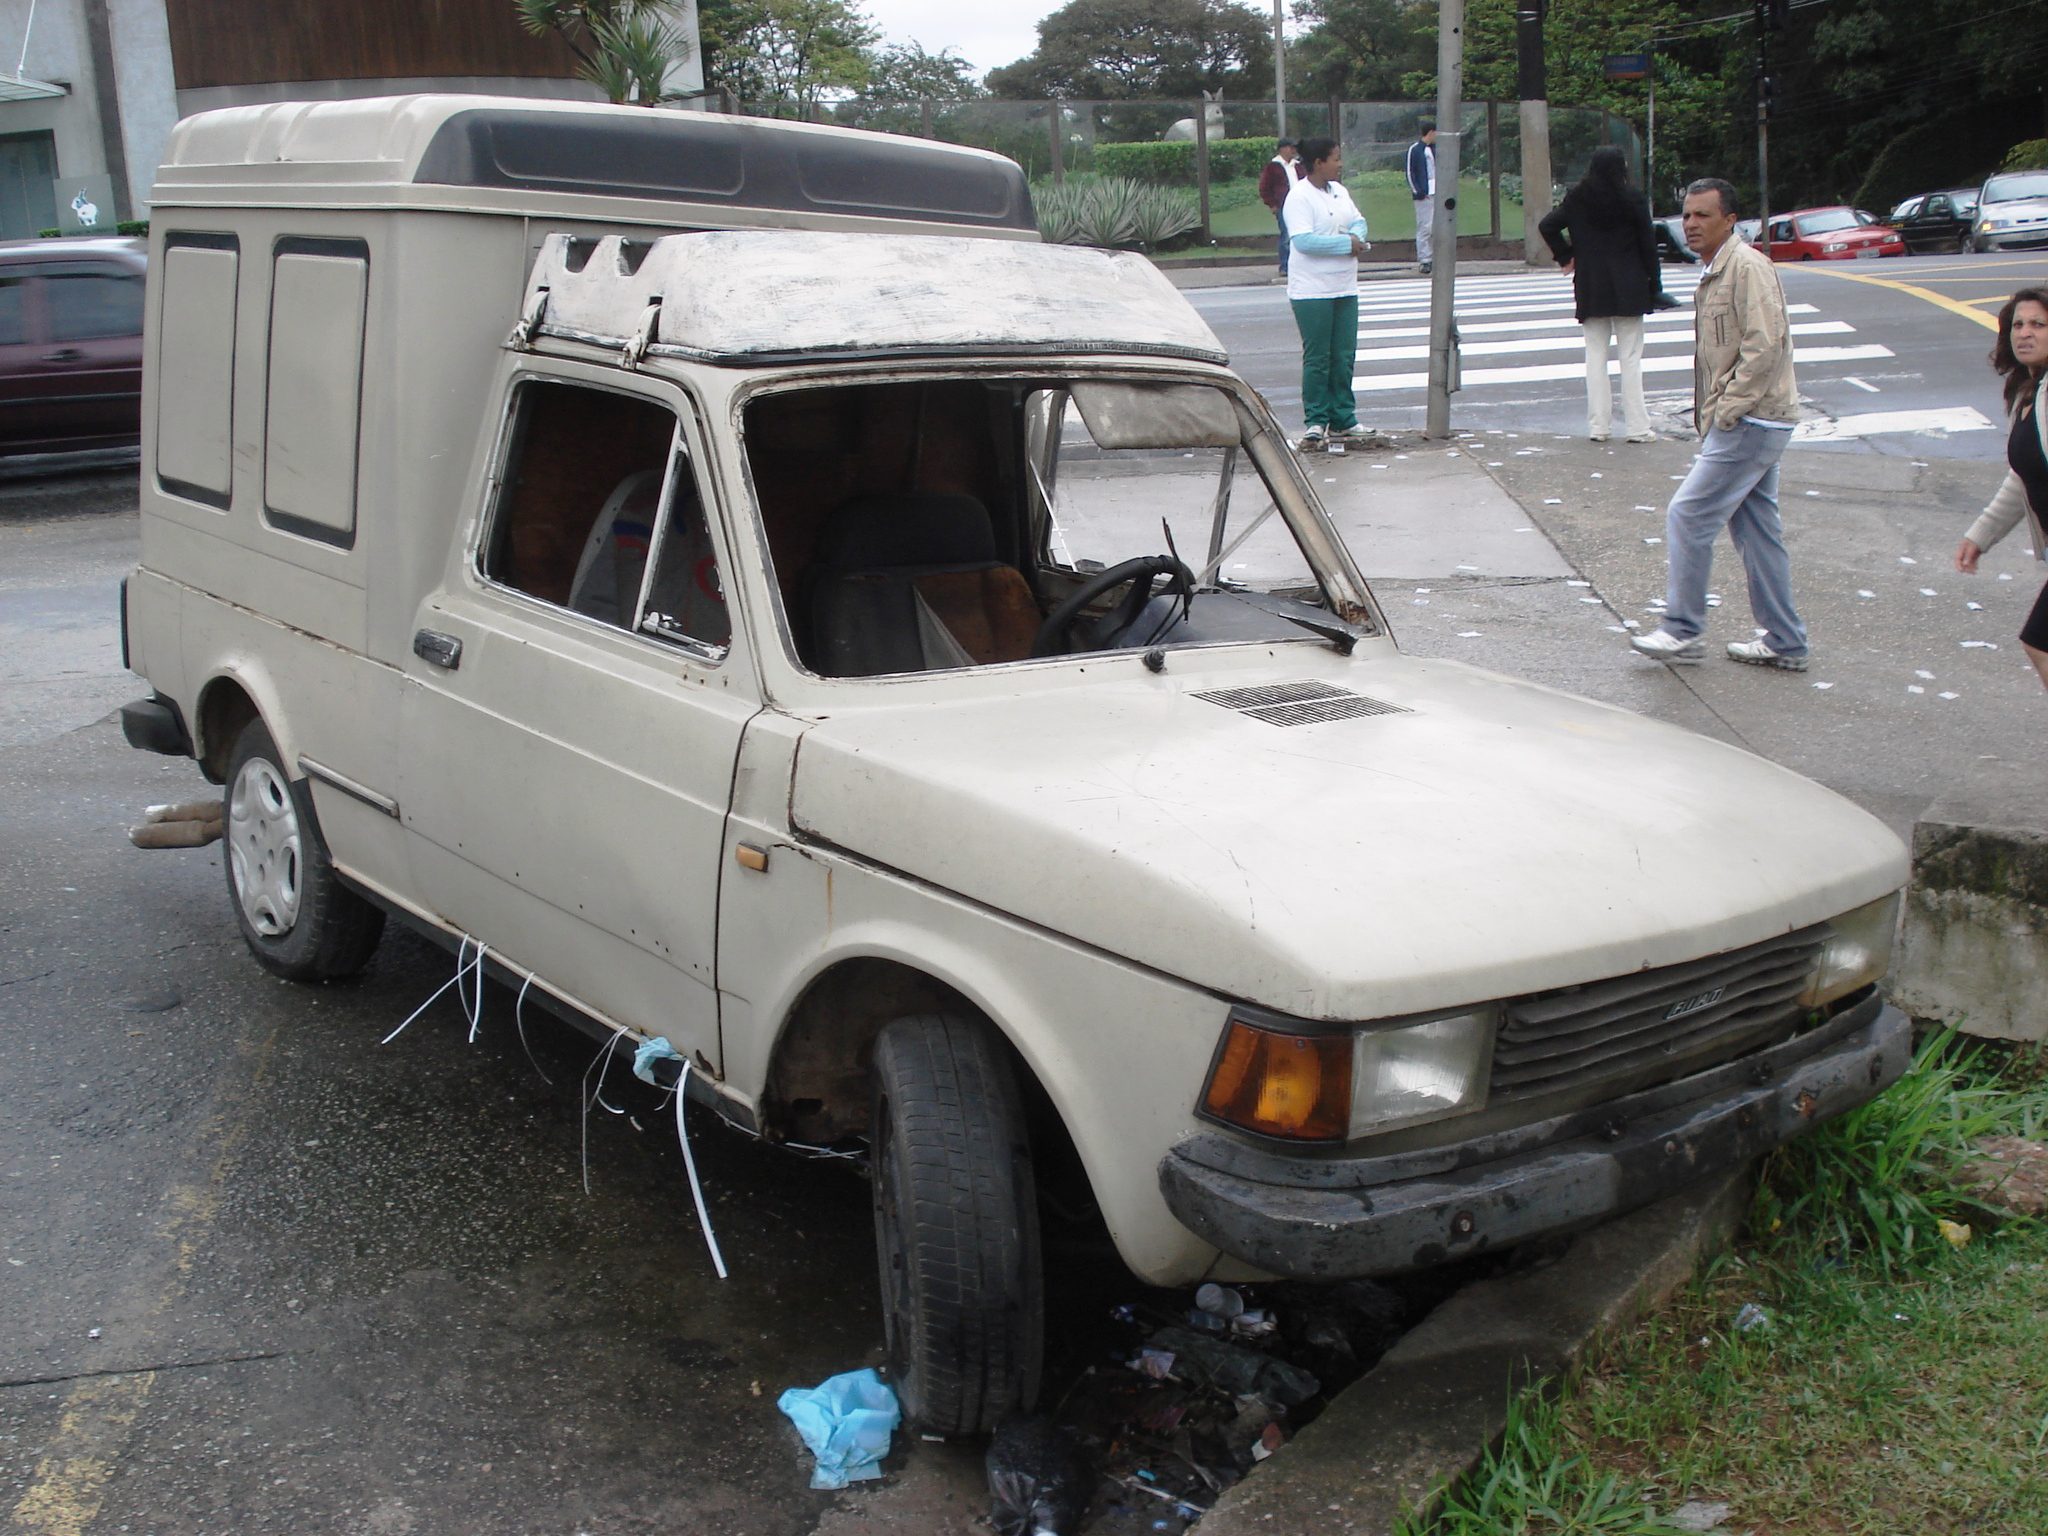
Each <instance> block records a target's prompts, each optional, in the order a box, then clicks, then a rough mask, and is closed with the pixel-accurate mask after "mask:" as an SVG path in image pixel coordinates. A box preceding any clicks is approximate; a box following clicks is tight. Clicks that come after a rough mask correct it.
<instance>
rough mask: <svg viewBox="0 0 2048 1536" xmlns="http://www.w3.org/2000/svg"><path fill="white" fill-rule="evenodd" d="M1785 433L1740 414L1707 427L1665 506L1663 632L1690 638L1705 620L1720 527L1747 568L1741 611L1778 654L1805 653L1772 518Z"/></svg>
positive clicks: (1778, 527)
mask: <svg viewBox="0 0 2048 1536" xmlns="http://www.w3.org/2000/svg"><path fill="white" fill-rule="evenodd" d="M1791 436H1792V434H1791V433H1790V432H1781V431H1777V430H1775V429H1773V428H1771V427H1759V426H1757V425H1756V424H1755V423H1754V422H1747V421H1744V422H1738V423H1737V424H1736V425H1735V426H1733V427H1714V428H1712V429H1710V430H1709V431H1708V433H1707V438H1706V441H1705V442H1704V443H1702V444H1701V445H1700V455H1699V457H1698V458H1696V459H1694V460H1693V461H1692V473H1690V474H1689V475H1687V476H1686V477H1685V483H1684V484H1683V485H1681V486H1680V487H1679V488H1678V494H1677V495H1675V496H1673V497H1672V498H1671V507H1670V510H1669V511H1668V512H1667V513H1666V514H1665V520H1664V532H1665V547H1666V548H1667V549H1668V550H1669V551H1670V555H1671V578H1670V583H1669V587H1668V590H1667V591H1666V593H1665V599H1664V622H1663V628H1664V629H1665V630H1666V631H1667V632H1669V633H1671V634H1674V635H1676V636H1677V637H1678V638H1679V639H1681V640H1690V639H1692V638H1693V637H1694V636H1695V635H1697V634H1699V632H1700V631H1701V630H1702V629H1704V628H1706V623H1707V578H1708V576H1709V575H1710V574H1711V573H1712V571H1713V566H1714V540H1715V538H1716V537H1717V536H1718V535H1719V534H1720V532H1721V529H1722V528H1723V527H1726V528H1727V530H1728V533H1729V536H1730V537H1731V538H1733V539H1734V540H1735V552H1736V553H1737V554H1739V555H1741V556H1742V568H1743V570H1744V571H1745V572H1747V573H1748V576H1749V611H1750V612H1751V613H1753V614H1755V615H1756V621H1757V623H1759V624H1761V625H1762V626H1763V627H1764V640H1765V642H1766V643H1767V644H1768V645H1769V646H1770V648H1771V649H1772V650H1774V651H1776V652H1777V653H1778V654H1779V655H1781V656H1804V655H1805V654H1806V626H1805V625H1804V624H1803V623H1801V622H1800V619H1799V614H1798V612H1797V611H1796V610H1795V609H1794V608H1793V606H1792V561H1791V558H1790V557H1789V556H1788V555H1787V554H1786V553H1785V535H1784V527H1783V525H1782V524H1781V523H1780V522H1779V520H1778V460H1779V459H1781V458H1783V457H1784V455H1785V444H1786V443H1787V442H1788V441H1789V440H1790V439H1791Z"/></svg>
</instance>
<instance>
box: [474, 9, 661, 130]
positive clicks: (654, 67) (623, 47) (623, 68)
mask: <svg viewBox="0 0 2048 1536" xmlns="http://www.w3.org/2000/svg"><path fill="white" fill-rule="evenodd" d="M512 3H513V4H514V6H516V7H517V8H518V11H519V23H520V25H521V26H523V27H525V28H526V30H527V31H529V32H531V33H533V34H534V35H535V36H536V37H545V36H546V35H547V34H548V33H550V32H552V33H554V34H555V35H556V36H557V37H559V38H561V39H562V41H563V42H564V43H566V44H567V45H568V47H569V51H570V52H571V53H573V54H575V55H576V73H577V74H578V75H580V76H581V77H582V78H583V79H585V80H588V81H589V82H590V83H591V84H592V85H594V86H596V87H597V88H598V89H599V90H600V91H603V92H604V94H605V97H606V99H607V100H609V101H614V102H629V101H632V102H638V103H640V104H641V105H642V106H649V107H652V106H656V105H658V104H660V103H661V102H663V101H665V100H668V99H669V98H670V95H671V93H670V92H669V90H668V89H667V86H666V84H665V83H664V82H665V81H666V80H667V79H668V75H669V72H670V70H672V69H673V68H674V67H675V66H676V65H678V64H680V63H682V62H683V61H684V60H685V59H687V58H689V56H690V52H691V43H690V40H689V38H687V37H685V36H684V35H683V31H682V29H681V28H680V27H678V26H677V25H676V24H675V23H674V22H672V21H668V20H666V19H664V18H663V16H662V14H661V13H662V12H663V11H664V10H666V9H667V6H666V5H665V4H664V3H663V0H512Z"/></svg>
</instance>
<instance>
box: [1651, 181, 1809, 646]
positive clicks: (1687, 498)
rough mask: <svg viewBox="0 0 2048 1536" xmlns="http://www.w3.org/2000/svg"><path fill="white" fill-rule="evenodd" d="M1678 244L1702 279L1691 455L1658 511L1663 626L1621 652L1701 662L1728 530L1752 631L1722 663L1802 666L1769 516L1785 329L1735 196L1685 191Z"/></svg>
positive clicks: (1785, 421)
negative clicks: (1665, 557) (1717, 556)
mask: <svg viewBox="0 0 2048 1536" xmlns="http://www.w3.org/2000/svg"><path fill="white" fill-rule="evenodd" d="M1685 243H1686V244H1687V245H1688V246H1690V247H1691V248H1692V249H1693V250H1695V251H1698V252H1699V253H1700V260H1701V261H1703V262H1705V263H1706V272H1705V274H1704V275H1703V276H1702V277H1701V278H1700V285H1699V290H1698V293H1697V295H1696V296H1695V298H1694V300H1693V328H1694V330H1695V331H1696V333H1697V335H1698V341H1697V343H1696V347H1695V351H1694V355H1693V375H1692V390H1693V416H1694V420H1695V421H1696V423H1697V425H1698V427H1699V433H1700V438H1701V442H1700V452H1699V457H1698V458H1696V459H1694V460H1693V465H1692V473H1690V474H1689V475H1687V476H1686V477H1685V483H1684V484H1683V485H1681V486H1680V487H1679V488H1678V493H1677V494H1676V495H1675V496H1673V497H1672V498H1671V506H1670V508H1669V510H1668V511H1667V512H1666V513H1665V549H1666V551H1667V552H1668V553H1669V556H1670V575H1669V578H1668V582H1667V590H1666V593H1665V600H1664V622H1663V623H1662V624H1661V625H1659V626H1658V627H1657V628H1656V629H1653V630H1651V631H1650V632H1649V633H1648V634H1642V635H1635V636H1632V637H1631V638H1630V640H1629V644H1630V645H1632V646H1634V647H1635V649H1636V650H1637V651H1639V652H1641V653H1642V654H1643V655H1645V656H1650V657H1654V658H1655V659H1656V660H1658V661H1663V662H1671V663H1686V662H1698V661H1704V660H1705V659H1706V654H1707V648H1706V642H1705V641H1703V640H1702V639H1701V638H1700V632H1701V631H1702V630H1704V629H1705V628H1706V623H1707V579H1708V576H1709V575H1710V574H1711V572H1712V569H1713V560H1714V540H1715V538H1716V537H1717V536H1718V535H1719V534H1720V532H1721V529H1722V528H1723V527H1726V528H1727V530H1728V532H1729V535H1730V537H1732V538H1733V539H1734V540H1735V550H1736V553H1737V554H1739V555H1741V556H1742V568H1743V570H1744V571H1745V572H1746V573H1747V574H1748V577H1749V607H1750V611H1751V612H1752V613H1753V614H1755V615H1756V622H1757V623H1758V624H1759V625H1760V626H1762V629H1763V635H1762V637H1761V638H1760V639H1754V640H1732V641H1730V642H1729V644H1728V655H1729V656H1730V657H1731V658H1732V659H1734V660H1736V661H1746V662H1749V663H1751V664H1752V665H1754V666H1761V667H1782V668H1784V669H1785V670H1786V671H1789V672H1804V671H1805V670H1806V626H1805V624H1803V623H1802V622H1800V618H1799V614H1798V611H1797V610H1796V609H1795V608H1794V607H1793V605H1792V564H1791V560H1790V558H1789V557H1788V556H1787V555H1786V553H1785V537H1784V529H1783V526H1782V524H1781V523H1780V522H1779V519H1778V460H1779V459H1781V458H1783V457H1784V454H1785V445H1786V443H1788V442H1790V441H1791V438H1792V427H1793V424H1794V421H1795V419H1796V417H1797V415H1798V404H1797V402H1798V398H1799V396H1798V388H1797V386H1796V385H1795V384H1794V382H1793V379H1792V333H1791V327H1790V325H1789V324H1788V322H1787V321H1786V318H1785V293H1784V290H1783V289H1782V288H1780V287H1779V286H1778V273H1777V269H1776V268H1775V267H1773V266H1772V265H1771V259H1770V258H1769V257H1768V256H1766V255H1764V254H1763V252H1761V251H1758V250H1756V249H1754V248H1753V247H1751V246H1750V245H1749V244H1748V243H1747V242H1745V241H1744V240H1743V239H1742V238H1741V237H1740V236H1738V235H1737V234H1736V233H1735V189H1734V188H1733V187H1731V186H1730V185H1729V184H1728V183H1727V182H1725V181H1721V180H1718V179H1715V178H1711V177H1710V178H1708V179H1706V180H1702V181H1696V182H1694V183H1693V184H1692V185H1691V186H1689V187H1687V188H1686V189H1685Z"/></svg>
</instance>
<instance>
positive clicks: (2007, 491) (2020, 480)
mask: <svg viewBox="0 0 2048 1536" xmlns="http://www.w3.org/2000/svg"><path fill="white" fill-rule="evenodd" d="M1991 366H1992V367H1994V368H1996V369H1997V370H1998V371H1999V372H2000V373H2002V374H2004V375H2005V409H2006V412H2007V414H2008V415H2010V416H2011V417H2012V434H2011V436H2009V437H2008V438H2007V439H2006V444H2005V462H2006V465H2007V468H2008V473H2007V475H2006V477H2005V483H2004V484H2002V485H2001V486H1999V488H1998V494H1997V495H1996V496H1993V497H1992V498H1991V505H1990V506H1988V507H1986V508H1985V509H1984V511H1983V513H1982V514H1981V515H1979V517H1978V518H1977V521H1975V522H1974V523H1972V524H1970V531H1969V532H1968V533H1966V534H1964V535H1963V542H1962V544H1961V545H1960V546H1959V547H1958V548H1957V550H1956V569H1957V570H1959V571H1963V572H1966V573H1970V574H1975V572H1976V569H1977V557H1978V556H1979V555H1981V554H1982V553H1983V552H1984V551H1985V550H1987V549H1989V548H1990V547H1991V546H1992V545H1994V544H1996V543H1997V542H1998V541H1999V540H2000V539H2002V538H2004V537H2005V536H2006V535H2007V534H2008V533H2010V532H2012V530H2013V529H2014V528H2015V527H2017V526H2018V525H2019V521H2020V519H2021V517H2022V516H2024V517H2025V518H2026V520H2027V524H2028V528H2027V532H2028V534H2029V535H2030V537H2031V541H2032V543H2033V546H2034V558H2035V559H2036V560H2048V532H2044V529H2043V525H2044V524H2048V420H2044V419H2043V411H2044V408H2048V289H2043V288H2022V289H2021V290H2020V291H2019V292H2018V293H2016V294H2014V295H2013V296H2012V297H2011V298H2010V299H2008V300H2007V301H2006V304H2005V307H2004V308H2003V309H2001V310H1999V312H1998V344H1997V345H1996V346H1994V347H1993V348H1992V349H1991ZM2020 644H2021V645H2022V646H2023V647H2024V648H2025V649H2026V653H2027V660H2029V661H2031V662H2032V663H2033V664H2034V670H2035V671H2036V672H2038V673H2040V674H2041V683H2042V686H2043V687H2048V586H2043V587H2042V589H2041V595H2040V596H2039V597H2037V598H2036V599H2035V600H2034V611H2033V612H2032V613H2031V614H2030V615H2028V617H2027V622H2026V623H2025V624H2023V625H2021V626H2020Z"/></svg>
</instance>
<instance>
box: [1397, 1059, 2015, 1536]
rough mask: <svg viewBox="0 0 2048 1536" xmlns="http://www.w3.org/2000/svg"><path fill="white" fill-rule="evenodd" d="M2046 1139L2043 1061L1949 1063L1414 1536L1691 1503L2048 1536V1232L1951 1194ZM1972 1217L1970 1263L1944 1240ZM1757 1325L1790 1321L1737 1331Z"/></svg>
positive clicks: (1642, 1524)
mask: <svg viewBox="0 0 2048 1536" xmlns="http://www.w3.org/2000/svg"><path fill="white" fill-rule="evenodd" d="M2044 1119H2048V1089H2044V1085H2043V1081H2042V1077H2041V1072H2040V1067H2039V1062H2038V1058H2037V1057H2029V1056H2027V1055H2025V1054H2024V1053H2010V1054H2008V1053H2003V1052H2001V1051H1998V1050H1995V1049H1987V1048H1982V1047H1959V1046H1958V1045H1957V1044H1956V1043H1955V1042H1953V1041H1952V1040H1949V1039H1947V1038H1946V1037H1939V1038H1936V1039H1934V1040H1932V1041H1930V1042H1929V1043H1928V1044H1927V1045H1926V1046H1925V1047H1923V1049H1922V1051H1921V1053H1920V1056H1919V1059H1918V1060H1917V1062H1916V1064H1915V1068H1914V1070H1913V1071H1912V1072H1911V1073H1909V1074H1908V1076H1907V1078H1906V1079H1905V1081H1903V1082H1902V1083H1901V1084H1900V1085H1899V1086H1898V1087H1896V1088H1894V1089H1893V1090H1892V1091H1891V1092H1890V1093H1888V1094H1886V1095H1885V1096H1884V1097H1883V1098H1880V1099H1879V1100H1877V1101H1876V1102H1875V1103H1873V1104H1871V1105H1869V1106H1866V1108H1865V1109H1863V1110H1861V1111H1858V1112H1857V1113H1856V1114H1855V1115H1851V1116H1845V1117H1844V1118H1843V1119H1842V1120H1839V1121H1836V1122H1834V1123H1832V1124H1830V1125H1828V1126H1824V1127H1822V1128H1821V1129H1820V1130H1819V1131H1818V1132H1816V1133H1814V1134H1813V1135H1812V1136H1810V1137H1807V1138H1805V1140H1804V1141H1803V1142H1801V1143H1795V1144H1794V1145H1793V1147H1792V1148H1789V1149H1787V1150H1786V1151H1784V1152H1781V1153H1780V1154H1779V1155H1778V1156H1776V1157H1775V1158H1774V1159H1773V1160H1772V1162H1771V1164H1770V1165H1769V1167H1768V1168H1767V1171H1766V1183H1765V1185H1764V1187H1763V1189H1762V1190H1761V1191H1760V1193H1759V1195H1758V1199H1757V1204H1756V1206H1755V1208H1754V1210H1753V1211H1752V1213H1751V1236H1750V1238H1749V1239H1748V1240H1746V1242H1745V1243H1744V1245H1743V1246H1742V1247H1741V1248H1739V1249H1738V1250H1737V1251H1736V1252H1735V1253H1734V1254H1731V1255H1728V1256H1726V1257H1724V1258H1723V1259H1722V1260H1720V1261H1719V1262H1718V1263H1717V1264H1715V1265H1714V1266H1712V1267H1711V1268H1710V1269H1709V1270H1708V1271H1707V1272H1706V1273H1705V1274H1704V1275H1703V1276H1702V1277H1701V1278H1700V1279H1699V1280H1697V1281H1696V1282H1695V1283H1694V1284H1693V1285H1692V1286H1691V1287H1690V1288H1689V1289H1688V1290H1687V1291H1686V1292H1684V1293H1683V1294H1682V1295H1681V1296H1680V1297H1679V1298H1678V1299H1677V1300H1676V1301H1675V1302H1674V1303H1672V1304H1671V1305H1670V1306H1668V1307H1667V1308H1665V1309H1664V1310H1663V1311H1662V1312H1661V1313H1659V1314H1658V1315H1657V1316H1655V1317H1653V1318H1651V1319H1650V1320H1648V1321H1647V1322H1646V1323H1644V1324H1643V1325H1642V1326H1640V1327H1638V1328H1637V1329H1635V1330H1634V1331H1632V1332H1631V1333H1629V1334H1627V1335H1624V1336H1622V1337H1620V1338H1617V1339H1615V1340H1613V1341H1611V1343H1610V1346H1609V1349H1608V1352H1607V1353H1606V1355H1605V1356H1604V1357H1603V1358H1601V1359H1599V1360H1597V1361H1595V1362H1593V1363H1592V1364H1590V1365H1589V1366H1588V1367H1587V1368H1586V1369H1585V1370H1584V1371H1582V1372H1581V1374H1580V1375H1579V1377H1578V1378H1577V1379H1576V1380H1575V1381H1573V1382H1571V1383H1569V1384H1567V1385H1566V1387H1565V1389H1564V1391H1563V1394H1562V1396H1561V1398H1559V1399H1557V1400H1555V1401H1552V1400H1547V1399H1545V1398H1543V1397H1541V1396H1532V1397H1530V1398H1528V1399H1525V1400H1524V1401H1522V1402H1520V1403H1518V1404H1516V1405H1515V1407H1514V1412H1513V1415H1512V1419H1511V1423H1510V1428H1509V1432H1508V1435H1507V1438H1506V1441H1505V1443H1504V1445H1503V1447H1502V1448H1501V1450H1500V1451H1499V1452H1498V1453H1497V1454H1496V1455H1495V1456H1493V1457H1492V1458H1490V1459H1489V1461H1488V1462H1487V1463H1486V1464H1485V1465H1484V1466H1483V1467H1482V1468H1481V1469H1480V1470H1479V1472H1477V1473H1476V1474H1475V1475H1474V1476H1472V1477H1470V1478H1468V1479H1466V1480H1465V1481H1464V1482H1462V1483H1461V1484H1459V1485H1458V1486H1457V1487H1455V1488H1454V1489H1452V1490H1451V1492H1450V1494H1449V1495H1448V1499H1447V1503H1446V1508H1445V1511H1444V1513H1443V1514H1442V1516H1441V1517H1440V1518H1437V1519H1435V1520H1433V1521H1428V1522H1419V1523H1411V1525H1410V1526H1409V1527H1408V1531H1407V1533H1406V1536H1479V1533H1480V1532H1482V1531H1483V1532H1489V1533H1495V1532H1497V1533H1503V1536H1567V1533H1569V1536H1580V1533H1584V1536H1595V1533H1597V1536H1651V1533H1657V1532H1662V1531H1665V1530H1668V1529H1669V1528H1668V1527H1667V1526H1666V1525H1664V1524H1663V1523H1662V1521H1661V1519H1660V1516H1661V1515H1663V1514H1665V1513H1668V1512H1669V1511H1671V1510H1673V1509H1675V1508H1677V1507H1678V1506H1679V1505H1680V1504H1682V1503H1684V1502H1686V1501H1687V1500H1689V1499H1702V1500H1709V1501H1725V1502H1727V1503H1728V1504H1730V1505H1731V1506H1732V1512H1731V1516H1730V1520H1729V1529H1731V1530H1733V1531H1758V1532H1767V1533H1772V1536H1778V1533H1794V1532H1796V1533H1799V1536H1837V1533H1839V1536H1896V1533H1904V1532H1911V1533H1915V1536H1918V1533H1923V1532H1951V1531H1953V1532H1962V1531H1969V1532H1971V1533H1973V1536H2042V1532H2043V1531H2044V1530H2048V1226H2044V1225H2043V1224H2042V1223H2040V1222H2033V1221H2023V1220H2018V1219H2008V1220H2006V1221H2004V1222H2003V1224H2002V1225H1993V1224H1989V1223H1987V1220H1986V1217H1985V1214H1984V1213H1983V1212H1981V1211H1979V1210H1977V1209H1975V1208H1973V1207H1972V1206H1971V1205H1970V1204H1969V1202H1968V1201H1967V1199H1966V1198H1965V1197H1963V1196H1962V1195H1961V1194H1959V1193H1958V1191H1957V1190H1956V1189H1955V1187H1954V1183H1953V1178H1952V1170H1953V1168H1954V1166H1955V1163H1956V1160H1957V1159H1958V1158H1959V1157H1960V1156H1961V1155H1963V1154H1964V1153H1966V1151H1967V1148H1968V1144H1969V1142H1970V1141H1971V1140H1972V1139H1973V1138H1974V1137H1975V1136H1977V1135H1981V1134H1986V1133H1996V1132H2005V1133H2009V1134H2018V1135H2032V1134H2035V1133H2037V1132H2038V1131H2039V1129H2040V1128H2041V1126H2042V1124H2043V1123H2044ZM1959 1218H1965V1219H1968V1220H1969V1222H1970V1224H1971V1226H1972V1228H1973V1230H1972V1232H1971V1234H1970V1236H1969V1238H1968V1240H1967V1241H1966V1242H1964V1244H1963V1245H1962V1246H1960V1247H1958V1246H1955V1245H1954V1244H1953V1243H1951V1242H1949V1241H1945V1240H1943V1239H1942V1238H1941V1237H1940V1235H1939V1230H1938V1227H1937V1223H1938V1222H1940V1221H1942V1220H1957V1219H1959ZM1958 1235H1960V1232H1958ZM1752 1303H1753V1304H1755V1305H1756V1306H1757V1307H1760V1308H1761V1309H1762V1310H1763V1312H1764V1314H1765V1317H1766V1319H1767V1321H1765V1322H1763V1323H1761V1324H1757V1325H1754V1326H1751V1327H1748V1328H1742V1327H1738V1326H1737V1324H1736V1318H1737V1317H1738V1315H1739V1314H1741V1312H1742V1309H1743V1308H1744V1307H1745V1306H1746V1305H1748V1304H1752Z"/></svg>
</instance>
